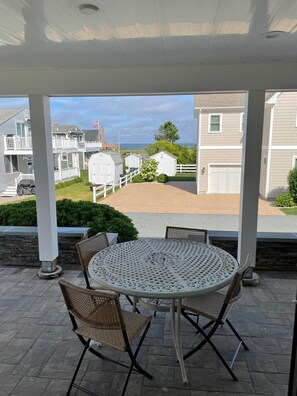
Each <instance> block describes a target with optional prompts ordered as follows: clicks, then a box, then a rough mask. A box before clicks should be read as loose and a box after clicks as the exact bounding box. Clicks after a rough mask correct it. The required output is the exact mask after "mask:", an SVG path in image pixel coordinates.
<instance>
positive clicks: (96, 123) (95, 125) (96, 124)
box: [93, 121, 99, 129]
mask: <svg viewBox="0 0 297 396" xmlns="http://www.w3.org/2000/svg"><path fill="white" fill-rule="evenodd" d="M93 128H96V129H98V128H99V122H98V121H95V123H94V125H93Z"/></svg>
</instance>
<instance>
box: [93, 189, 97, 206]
mask: <svg viewBox="0 0 297 396" xmlns="http://www.w3.org/2000/svg"><path fill="white" fill-rule="evenodd" d="M96 201H97V199H96V186H93V203H96Z"/></svg>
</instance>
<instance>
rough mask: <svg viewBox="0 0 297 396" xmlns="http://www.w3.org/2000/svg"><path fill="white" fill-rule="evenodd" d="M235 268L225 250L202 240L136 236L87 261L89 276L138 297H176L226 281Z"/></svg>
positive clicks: (215, 286)
mask: <svg viewBox="0 0 297 396" xmlns="http://www.w3.org/2000/svg"><path fill="white" fill-rule="evenodd" d="M237 268H238V264H237V261H236V260H235V259H234V258H233V257H232V256H231V255H230V254H228V253H227V252H225V251H223V250H222V249H219V248H216V247H214V246H211V245H207V244H204V243H197V242H194V241H185V240H173V239H152V238H151V239H147V238H143V239H138V240H135V241H129V242H124V243H120V244H117V245H113V246H110V247H109V248H107V249H104V250H102V251H101V252H99V253H97V254H96V255H95V256H94V257H93V258H92V260H91V262H90V265H89V271H90V275H91V277H92V278H93V279H94V280H95V281H97V282H98V283H100V284H103V285H105V286H108V287H110V288H111V289H112V290H115V291H118V292H121V293H126V294H130V295H135V296H139V297H152V295H153V296H154V297H157V298H179V297H185V296H190V295H194V294H198V293H200V292H201V293H206V292H207V291H211V290H214V289H218V286H220V287H223V286H225V285H226V284H228V283H229V282H230V280H231V278H232V275H233V274H234V273H235V271H236V270H237Z"/></svg>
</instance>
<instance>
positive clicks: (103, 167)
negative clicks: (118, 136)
mask: <svg viewBox="0 0 297 396" xmlns="http://www.w3.org/2000/svg"><path fill="white" fill-rule="evenodd" d="M88 166H89V181H90V182H91V183H93V184H104V183H110V182H112V181H114V180H116V179H118V178H119V177H120V175H121V174H122V173H123V160H122V157H121V156H120V155H119V154H117V153H109V152H100V153H96V154H92V155H91V157H90V160H89V164H88Z"/></svg>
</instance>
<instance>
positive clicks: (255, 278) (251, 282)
mask: <svg viewBox="0 0 297 396" xmlns="http://www.w3.org/2000/svg"><path fill="white" fill-rule="evenodd" d="M249 271H250V272H249ZM259 283H260V278H259V275H258V274H256V272H253V269H252V268H251V267H249V268H248V269H247V271H246V272H245V273H244V275H243V278H242V284H243V286H258V285H259Z"/></svg>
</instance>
